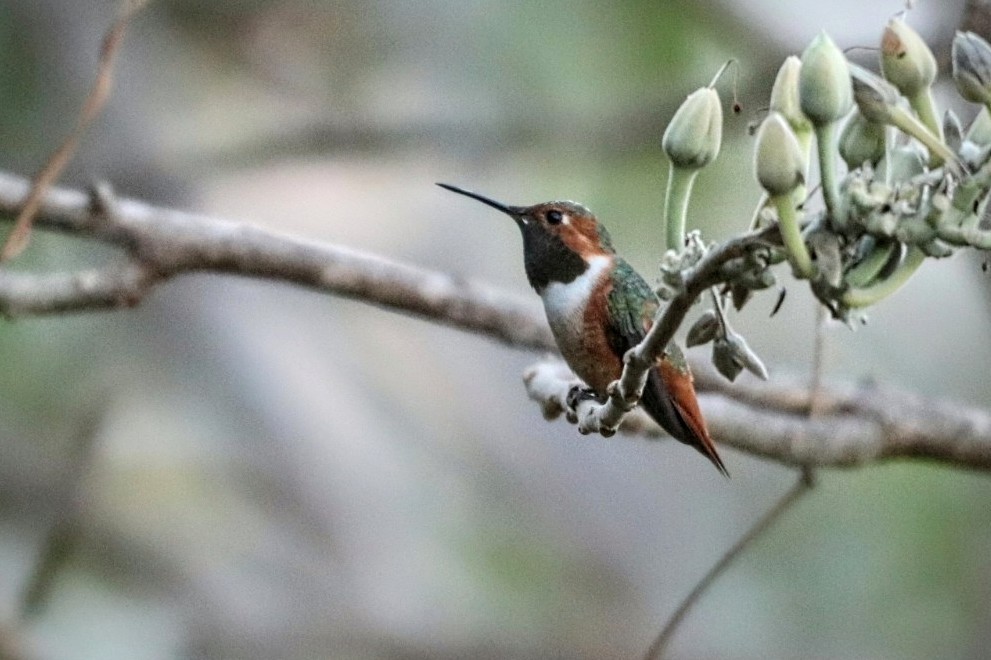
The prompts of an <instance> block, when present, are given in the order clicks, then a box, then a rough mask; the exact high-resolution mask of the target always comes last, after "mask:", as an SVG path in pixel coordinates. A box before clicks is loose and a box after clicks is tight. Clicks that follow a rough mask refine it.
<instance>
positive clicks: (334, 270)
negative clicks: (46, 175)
mask: <svg viewBox="0 0 991 660" xmlns="http://www.w3.org/2000/svg"><path fill="white" fill-rule="evenodd" d="M28 186H29V184H28V182H27V181H26V180H24V179H22V178H19V177H15V176H11V175H9V174H4V173H0V212H6V213H13V212H15V211H16V209H18V208H19V207H20V205H21V203H22V202H23V199H24V196H25V195H26V194H27V190H28ZM37 222H38V224H39V226H41V227H44V228H47V229H52V230H56V231H61V232H66V233H71V234H74V235H77V236H84V237H89V238H92V239H95V240H98V241H102V242H105V243H110V244H114V245H117V246H119V247H121V248H122V249H123V250H125V251H126V253H127V254H128V256H129V259H130V261H129V262H128V263H126V264H124V265H122V266H118V267H116V268H110V269H104V270H97V271H84V272H81V273H69V274H57V275H29V274H25V273H21V272H12V271H7V270H4V271H0V312H3V313H6V314H8V315H13V314H47V313H58V312H64V311H83V310H100V309H107V308H110V307H119V306H131V305H134V304H136V303H138V302H139V301H140V300H141V299H142V298H143V297H144V295H145V294H146V293H147V292H148V291H149V290H150V289H151V288H152V286H153V285H155V284H157V283H159V282H163V281H165V280H168V279H169V278H171V277H174V276H176V275H181V274H184V273H190V272H197V271H211V272H219V273H228V274H232V275H241V276H246V277H259V278H265V279H274V280H281V281H285V282H291V283H294V284H299V285H302V286H306V287H309V288H312V289H316V290H319V291H324V292H327V293H333V294H336V295H340V296H346V297H349V298H356V299H360V300H364V301H366V302H370V303H372V304H375V305H380V306H382V307H387V308H391V309H394V310H398V311H403V312H407V313H410V314H415V315H417V316H421V317H424V318H428V319H432V320H434V321H437V322H440V323H444V324H447V325H451V326H454V327H457V328H460V329H463V330H468V331H471V332H477V333H480V334H484V335H487V336H489V337H493V338H495V339H499V340H500V341H503V342H505V343H507V344H510V345H514V346H519V347H522V348H531V349H538V350H551V351H553V350H555V345H554V339H553V337H551V334H550V330H549V329H548V327H547V322H546V321H545V320H544V318H543V315H542V313H541V312H540V309H539V308H538V307H537V305H535V304H531V303H529V302H527V301H524V300H522V299H521V298H520V297H518V296H513V295H510V294H507V293H504V292H501V291H498V290H496V289H493V288H491V287H487V286H484V285H481V284H476V283H472V282H467V281H464V280H462V279H459V278H457V277H454V276H452V275H448V274H445V273H438V272H436V271H431V270H427V269H425V268H419V267H417V266H413V265H410V264H403V263H399V262H396V261H391V260H388V259H384V258H382V257H379V256H376V255H372V254H368V253H364V252H360V251H358V250H353V249H350V248H346V247H339V246H334V245H329V244H326V243H315V242H312V241H306V240H304V239H300V238H295V237H292V236H287V235H285V234H280V233H277V232H273V231H268V230H266V229H262V228H260V227H255V226H251V225H248V224H244V223H237V222H232V221H230V220H222V219H218V218H212V217H209V216H205V215H198V214H194V213H184V212H182V211H175V210H171V209H163V208H158V207H154V206H151V205H149V204H145V203H143V202H139V201H136V200H126V199H119V200H112V199H101V198H99V197H95V198H94V197H92V196H90V195H87V194H86V193H83V192H79V191H74V190H67V189H64V188H51V189H49V191H48V193H47V194H46V195H45V196H44V197H43V199H42V201H41V205H40V208H39V216H38V220H37Z"/></svg>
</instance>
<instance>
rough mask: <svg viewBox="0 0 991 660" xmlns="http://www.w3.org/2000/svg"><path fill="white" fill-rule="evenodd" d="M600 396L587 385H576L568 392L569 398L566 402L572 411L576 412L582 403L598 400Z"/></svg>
mask: <svg viewBox="0 0 991 660" xmlns="http://www.w3.org/2000/svg"><path fill="white" fill-rule="evenodd" d="M598 398H599V395H598V394H596V393H595V390H593V389H592V388H591V387H588V386H586V385H575V386H574V387H572V388H571V389H570V390H569V391H568V396H567V398H566V399H565V400H564V402H565V403H566V404H567V405H568V408H570V409H571V410H576V409H577V408H578V404H579V403H581V402H582V401H588V400H590V399H591V400H597V399H598Z"/></svg>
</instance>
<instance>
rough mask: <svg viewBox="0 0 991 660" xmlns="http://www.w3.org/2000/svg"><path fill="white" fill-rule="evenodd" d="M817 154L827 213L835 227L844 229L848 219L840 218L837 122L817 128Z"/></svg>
mask: <svg viewBox="0 0 991 660" xmlns="http://www.w3.org/2000/svg"><path fill="white" fill-rule="evenodd" d="M815 132H816V153H817V154H818V158H819V177H820V180H821V181H822V196H823V199H824V200H825V201H826V212H827V213H828V214H829V221H830V223H831V224H832V226H833V227H835V228H837V229H842V228H843V226H844V225H845V224H846V219H845V218H843V217H841V216H840V187H839V183H838V182H837V171H836V169H837V164H836V156H837V155H838V154H837V151H836V122H835V121H834V122H830V123H828V124H822V125H820V126H816V128H815Z"/></svg>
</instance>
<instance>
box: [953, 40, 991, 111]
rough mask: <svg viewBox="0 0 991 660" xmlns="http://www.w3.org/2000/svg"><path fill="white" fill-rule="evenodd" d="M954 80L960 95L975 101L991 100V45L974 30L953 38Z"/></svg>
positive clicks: (984, 101)
mask: <svg viewBox="0 0 991 660" xmlns="http://www.w3.org/2000/svg"><path fill="white" fill-rule="evenodd" d="M952 59H953V82H955V83H956V85H957V91H958V92H960V96H962V97H964V98H965V99H967V100H968V101H972V102H973V103H983V104H985V105H987V104H988V103H989V102H991V46H989V45H988V42H986V41H984V39H982V38H980V37H979V36H977V35H976V34H974V33H973V32H957V36H956V37H954V39H953V49H952Z"/></svg>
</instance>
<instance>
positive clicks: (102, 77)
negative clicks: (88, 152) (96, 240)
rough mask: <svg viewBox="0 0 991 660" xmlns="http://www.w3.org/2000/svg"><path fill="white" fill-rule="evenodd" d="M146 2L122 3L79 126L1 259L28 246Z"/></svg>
mask: <svg viewBox="0 0 991 660" xmlns="http://www.w3.org/2000/svg"><path fill="white" fill-rule="evenodd" d="M146 2H147V0H124V2H122V3H121V7H120V10H119V12H118V14H117V19H116V20H115V21H114V23H113V25H111V26H110V29H109V30H108V31H107V33H106V34H105V35H104V37H103V43H102V45H101V47H100V60H99V64H98V65H97V70H96V78H95V79H94V80H93V86H92V87H91V88H90V90H89V94H88V95H87V96H86V100H85V101H84V102H83V107H82V109H81V110H80V111H79V116H78V118H77V119H76V126H75V128H73V130H72V132H71V133H69V135H68V136H67V137H66V138H65V140H64V141H63V142H62V144H61V145H59V147H58V149H56V150H55V152H54V153H53V154H52V155H51V156H50V157H49V159H48V161H47V162H46V163H45V165H44V167H42V168H41V171H39V172H38V174H37V175H36V176H35V178H34V181H33V183H32V185H31V192H30V194H29V195H28V197H27V199H26V200H25V201H24V206H23V207H22V208H21V211H20V213H19V214H18V216H17V221H16V222H15V223H14V228H13V230H11V232H10V234H9V235H8V236H7V241H6V242H5V243H4V245H3V248H0V262H3V261H7V260H8V259H12V258H13V257H16V256H17V255H19V254H20V253H21V252H23V251H24V248H26V247H27V245H28V241H29V240H30V236H31V225H32V224H33V222H34V218H35V215H36V214H37V213H38V209H39V208H40V207H41V200H42V197H43V196H44V194H45V192H46V191H47V190H48V188H49V187H50V186H51V185H52V184H53V183H55V181H56V180H58V177H59V175H60V174H62V170H64V169H65V166H66V165H68V164H69V161H70V160H71V159H72V156H73V155H74V154H75V153H76V149H77V148H78V147H79V141H80V140H81V139H82V137H83V134H84V133H86V129H88V128H89V126H90V124H92V123H93V120H94V119H96V116H97V115H98V114H99V113H100V110H102V109H103V106H104V105H105V104H106V102H107V99H108V98H109V97H110V90H111V88H112V86H113V72H114V63H115V62H116V60H117V53H118V52H119V50H120V45H121V43H122V42H123V41H124V32H125V31H126V30H127V26H128V24H129V23H130V20H131V18H132V17H133V16H134V15H135V14H136V13H137V12H138V10H139V9H141V7H143V6H144V5H145V4H146Z"/></svg>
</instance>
